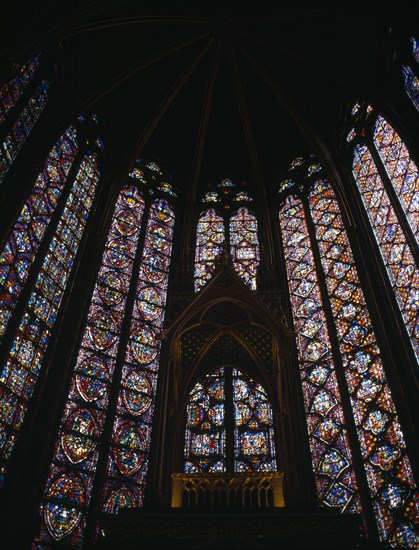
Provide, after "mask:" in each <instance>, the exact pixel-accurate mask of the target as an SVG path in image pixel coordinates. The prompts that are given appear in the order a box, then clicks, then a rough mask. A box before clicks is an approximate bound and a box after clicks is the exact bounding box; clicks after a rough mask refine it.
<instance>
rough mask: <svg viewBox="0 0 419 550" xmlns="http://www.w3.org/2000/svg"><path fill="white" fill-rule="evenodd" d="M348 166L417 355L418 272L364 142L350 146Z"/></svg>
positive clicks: (418, 342) (418, 354) (418, 335)
mask: <svg viewBox="0 0 419 550" xmlns="http://www.w3.org/2000/svg"><path fill="white" fill-rule="evenodd" d="M352 170H353V174H354V177H355V181H356V183H357V186H358V189H359V192H360V194H361V197H362V200H363V202H364V205H365V209H366V212H367V215H368V218H369V220H370V223H371V227H372V229H373V231H374V235H375V238H376V240H377V243H378V246H379V248H380V251H381V255H382V258H383V261H384V265H385V266H386V268H387V273H388V275H389V278H390V281H391V284H392V287H393V290H394V294H395V296H396V298H397V302H398V304H399V307H400V311H401V313H402V316H403V319H404V322H405V325H406V330H407V332H408V334H409V336H410V339H411V342H412V346H413V349H414V351H415V354H416V357H417V358H419V328H418V302H419V274H418V270H417V269H416V265H415V260H414V258H413V255H412V252H411V250H410V248H409V245H408V244H407V242H406V238H405V235H404V233H403V231H402V228H401V227H400V224H399V221H398V219H397V216H396V213H395V211H394V209H393V206H392V204H391V202H390V199H389V197H388V195H387V192H386V190H385V188H384V185H383V182H382V180H381V177H380V174H379V173H378V169H377V166H376V164H375V162H374V159H373V158H372V156H371V152H370V151H369V149H368V147H367V146H366V145H361V144H359V145H357V146H356V147H355V149H354V160H353V163H352Z"/></svg>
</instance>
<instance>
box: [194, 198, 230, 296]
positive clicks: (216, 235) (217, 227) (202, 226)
mask: <svg viewBox="0 0 419 550" xmlns="http://www.w3.org/2000/svg"><path fill="white" fill-rule="evenodd" d="M224 240H225V236H224V221H223V219H222V217H221V216H219V215H218V214H217V213H216V212H215V210H213V209H212V208H210V209H209V210H207V211H206V212H205V213H204V214H202V215H201V217H200V218H199V221H198V225H197V228H196V249H195V277H194V279H195V292H197V291H198V290H200V289H201V288H202V287H203V286H204V285H205V283H206V282H207V281H208V280H209V279H210V278H211V276H212V274H213V272H214V269H215V260H216V259H217V258H218V257H219V256H220V254H221V252H222V250H223V248H224Z"/></svg>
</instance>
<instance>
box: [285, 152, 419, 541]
mask: <svg viewBox="0 0 419 550" xmlns="http://www.w3.org/2000/svg"><path fill="white" fill-rule="evenodd" d="M311 166H312V167H313V166H317V168H316V170H317V169H320V166H319V165H311ZM306 170H307V166H306V164H305V163H303V164H302V166H301V168H300V169H299V171H298V172H297V173H295V174H294V175H293V177H294V181H296V182H298V184H300V185H299V186H297V185H288V187H287V190H286V191H284V193H283V195H282V197H283V198H282V200H283V205H282V206H281V208H280V212H279V218H280V226H281V235H282V240H283V243H284V252H285V261H286V267H287V273H288V278H289V286H290V298H291V306H292V314H293V321H294V326H295V329H296V332H297V340H296V343H297V349H298V355H299V361H300V375H301V380H302V385H303V393H304V396H305V407H306V415H307V427H308V432H309V437H310V448H311V453H312V461H313V470H314V474H315V477H316V480H317V488H318V497H319V500H320V501H321V502H323V503H324V504H326V505H329V506H330V505H334V506H338V507H340V508H341V509H342V511H345V510H357V511H361V510H362V508H363V507H365V506H366V505H367V504H366V503H365V502H363V503H362V504H361V502H360V500H361V499H360V494H359V491H358V489H359V481H360V479H361V477H363V478H365V479H366V481H367V485H368V487H369V491H370V498H371V500H372V502H373V507H374V510H373V512H374V515H375V517H376V523H377V528H378V531H379V534H380V537H381V540H382V541H383V542H386V543H389V544H391V545H392V546H395V547H405V546H408V547H414V546H415V545H416V542H417V540H418V539H417V537H418V534H417V532H416V528H415V519H414V518H415V516H416V518H417V512H418V511H417V508H416V506H417V499H418V491H417V486H416V483H415V481H414V478H413V473H412V468H411V465H410V461H409V457H408V454H407V449H406V442H405V439H404V435H403V431H402V428H401V426H400V421H399V418H398V415H397V411H396V407H395V404H394V401H393V396H392V391H391V388H390V385H389V383H388V380H387V376H386V374H385V370H384V365H383V358H382V355H381V351H380V346H379V342H378V341H377V338H376V336H375V332H374V327H373V324H372V320H371V317H370V313H369V311H368V307H367V304H366V300H365V296H364V291H363V288H362V285H361V282H360V279H359V276H358V271H357V268H356V265H355V262H354V258H353V254H352V250H351V246H350V243H349V239H348V236H347V233H346V229H345V224H344V221H343V218H342V215H341V213H340V207H339V203H338V200H337V198H336V195H335V193H334V191H333V188H332V186H331V184H330V183H329V182H328V181H327V180H326V179H324V178H322V177H321V175H320V174H319V173H317V172H316V170H314V171H313V168H312V169H311V176H310V167H308V173H307V172H306ZM313 174H314V175H313ZM288 181H290V180H288ZM301 184H302V185H301ZM282 189H283V190H284V189H285V186H283V188H282ZM287 193H288V194H287ZM316 258H318V259H316ZM332 350H336V351H338V353H336V352H334V353H333V355H332V353H331V351H332ZM352 423H353V424H354V425H355V431H356V436H357V437H356V439H355V438H352V439H351V437H350V435H349V434H350V430H349V425H350V424H352ZM355 454H356V455H357V456H360V457H361V459H362V463H363V471H360V470H359V469H357V468H356V467H355V465H354V458H353V457H354V455H355ZM331 457H333V460H331ZM325 465H326V466H327V467H325ZM333 501H334V502H335V503H334V504H332V503H333ZM412 510H416V511H415V512H413V513H412Z"/></svg>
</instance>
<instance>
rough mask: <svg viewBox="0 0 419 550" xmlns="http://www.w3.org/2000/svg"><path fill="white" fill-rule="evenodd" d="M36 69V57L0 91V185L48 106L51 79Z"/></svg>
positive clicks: (37, 59)
mask: <svg viewBox="0 0 419 550" xmlns="http://www.w3.org/2000/svg"><path fill="white" fill-rule="evenodd" d="M39 65H40V55H37V56H35V57H34V58H33V59H32V60H31V61H30V62H29V63H28V64H27V65H25V66H23V67H22V68H21V69H20V71H19V73H18V75H17V76H16V77H15V78H13V79H12V80H11V81H10V82H8V83H6V84H4V85H3V86H2V87H1V89H0V98H1V99H0V124H1V128H0V129H1V138H0V140H1V146H0V183H1V182H2V181H3V179H4V178H5V176H6V174H7V172H8V171H9V168H10V167H11V165H12V164H13V162H14V160H15V158H16V157H17V155H18V153H19V151H20V150H21V148H22V146H23V144H24V142H25V141H26V139H27V137H28V136H29V134H30V132H31V130H32V128H33V127H34V125H35V123H36V121H37V120H38V118H39V117H40V115H41V113H42V111H43V110H44V108H45V106H46V104H47V100H48V90H49V87H50V78H49V77H48V76H46V75H45V74H43V71H42V70H41V69H40V68H39Z"/></svg>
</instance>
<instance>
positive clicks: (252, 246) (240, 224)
mask: <svg viewBox="0 0 419 550" xmlns="http://www.w3.org/2000/svg"><path fill="white" fill-rule="evenodd" d="M230 251H231V257H232V259H233V265H234V268H235V270H236V272H237V273H238V275H239V276H240V277H241V278H242V279H243V281H244V282H245V283H246V284H247V285H249V286H250V288H251V289H252V290H256V273H257V268H258V265H259V240H258V224H257V220H256V218H255V216H254V215H253V214H251V213H250V212H249V210H248V209H247V208H239V209H238V211H237V214H235V215H234V216H231V218H230Z"/></svg>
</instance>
